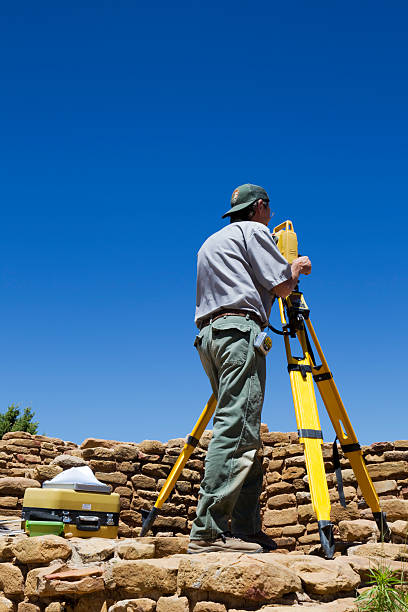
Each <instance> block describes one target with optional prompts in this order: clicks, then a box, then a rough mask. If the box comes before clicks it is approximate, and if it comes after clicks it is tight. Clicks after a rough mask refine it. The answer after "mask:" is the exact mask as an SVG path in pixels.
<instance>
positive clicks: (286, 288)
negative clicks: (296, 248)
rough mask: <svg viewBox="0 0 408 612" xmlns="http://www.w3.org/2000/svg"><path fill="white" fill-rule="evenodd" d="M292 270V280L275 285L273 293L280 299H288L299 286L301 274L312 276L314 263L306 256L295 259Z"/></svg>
mask: <svg viewBox="0 0 408 612" xmlns="http://www.w3.org/2000/svg"><path fill="white" fill-rule="evenodd" d="M291 270H292V278H289V279H288V280H286V281H284V282H283V283H280V284H279V285H275V287H274V288H273V293H274V294H275V295H277V296H278V297H281V298H287V297H288V295H290V294H291V293H292V291H293V290H294V288H295V287H296V285H297V284H298V280H299V276H300V275H301V274H306V275H307V274H310V272H311V271H312V263H311V261H310V259H309V258H308V257H307V256H306V255H304V256H303V257H298V258H297V259H295V261H294V262H293V263H292V265H291Z"/></svg>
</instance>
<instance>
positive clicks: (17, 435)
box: [2, 431, 32, 440]
mask: <svg viewBox="0 0 408 612" xmlns="http://www.w3.org/2000/svg"><path fill="white" fill-rule="evenodd" d="M14 439H20V440H31V439H32V434H30V433H28V431H7V432H6V433H5V434H4V436H3V437H2V440H14Z"/></svg>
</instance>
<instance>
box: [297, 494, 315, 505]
mask: <svg viewBox="0 0 408 612" xmlns="http://www.w3.org/2000/svg"><path fill="white" fill-rule="evenodd" d="M311 499H312V496H311V495H310V493H308V492H307V491H297V493H296V501H297V503H298V504H299V505H300V504H310V502H311Z"/></svg>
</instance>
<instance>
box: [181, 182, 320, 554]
mask: <svg viewBox="0 0 408 612" xmlns="http://www.w3.org/2000/svg"><path fill="white" fill-rule="evenodd" d="M227 216H229V217H230V221H231V223H230V225H227V226H226V227H224V228H223V229H221V230H220V231H218V232H216V233H215V234H213V235H212V236H210V237H209V238H208V239H207V240H206V241H205V242H204V244H203V246H202V247H201V249H200V250H199V252H198V262H197V308H196V316H195V321H196V324H197V327H198V328H199V330H200V333H199V335H198V336H197V338H196V341H195V346H196V348H197V350H198V352H199V355H200V358H201V362H202V364H203V366H204V369H205V371H206V373H207V375H208V377H209V379H210V382H211V386H212V389H213V392H214V394H215V396H216V397H217V408H216V411H215V415H214V425H213V436H212V439H211V442H210V445H209V447H208V452H207V458H206V464H205V474H204V479H203V481H202V483H201V488H200V499H199V502H198V507H197V516H196V518H195V520H194V522H193V526H192V529H191V533H190V544H189V548H188V551H189V552H190V553H200V552H212V551H232V552H244V553H255V552H262V551H263V550H264V551H268V550H274V549H275V548H276V543H275V542H274V541H273V540H272V539H271V538H269V537H268V536H267V535H266V534H265V533H263V532H262V531H261V518H260V504H259V496H260V493H261V489H262V476H263V475H262V466H261V463H260V460H259V457H258V455H257V451H258V450H259V448H260V445H261V440H260V424H261V410H262V404H263V399H264V391H265V356H264V355H263V354H262V353H261V352H259V351H258V350H257V349H255V347H254V341H255V338H256V337H257V335H258V334H259V333H260V332H261V330H262V329H263V328H264V327H265V326H266V325H267V322H268V318H269V314H270V310H271V306H272V303H273V300H274V298H275V296H279V297H287V296H288V295H289V294H290V293H291V292H292V291H293V289H294V288H295V286H296V284H297V282H298V278H299V275H300V274H309V273H310V271H311V263H310V260H309V258H308V257H299V258H298V259H296V260H295V261H294V262H293V263H292V265H291V266H290V265H289V264H288V262H287V261H286V259H285V258H284V257H283V256H282V255H281V253H280V252H279V249H278V248H277V246H276V244H275V242H274V240H273V237H272V234H271V233H270V231H269V229H268V223H269V221H270V219H271V216H272V215H271V210H270V207H269V197H268V194H267V193H266V191H265V190H264V189H263V188H262V187H258V186H257V185H251V184H245V185H241V186H240V187H238V188H237V189H235V191H234V192H233V194H232V198H231V208H230V210H229V211H228V212H226V213H225V214H224V215H223V218H224V217H227Z"/></svg>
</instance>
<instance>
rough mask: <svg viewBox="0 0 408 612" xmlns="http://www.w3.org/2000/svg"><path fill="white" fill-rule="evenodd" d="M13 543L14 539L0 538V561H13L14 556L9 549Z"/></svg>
mask: <svg viewBox="0 0 408 612" xmlns="http://www.w3.org/2000/svg"><path fill="white" fill-rule="evenodd" d="M23 537H24V536H23ZM15 541H16V539H15V538H13V537H10V538H7V537H2V538H0V561H12V560H13V559H14V554H13V551H12V549H11V547H12V545H13V543H14V542H15Z"/></svg>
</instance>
